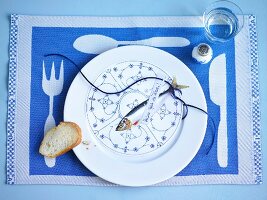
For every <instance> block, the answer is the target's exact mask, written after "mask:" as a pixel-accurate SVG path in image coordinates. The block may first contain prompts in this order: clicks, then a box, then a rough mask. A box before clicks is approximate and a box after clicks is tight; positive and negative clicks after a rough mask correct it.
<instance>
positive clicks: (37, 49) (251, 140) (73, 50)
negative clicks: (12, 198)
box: [7, 15, 262, 185]
mask: <svg viewBox="0 0 267 200" xmlns="http://www.w3.org/2000/svg"><path fill="white" fill-rule="evenodd" d="M83 36H89V37H90V36H98V37H99V36H102V37H103V36H104V37H105V38H107V37H108V38H109V40H112V41H113V43H114V41H115V44H113V45H111V44H110V43H109V42H108V40H101V38H100V39H99V41H98V43H97V44H98V45H97V46H96V47H95V49H93V50H92V49H91V48H88V49H86V48H84V47H83V46H82V47H79V46H77V45H76V46H75V45H74V43H75V41H77V39H79V38H81V37H83ZM89 37H88V38H89ZM153 37H161V38H163V39H164V38H166V39H167V38H169V37H182V38H185V39H186V40H188V41H189V42H190V43H189V44H186V45H185V44H184V45H183V44H177V45H176V44H173V45H167V46H160V47H159V48H160V49H162V50H164V51H167V52H169V53H171V54H172V55H174V56H176V57H177V58H179V59H180V60H181V61H182V62H184V63H185V64H186V65H187V66H188V67H189V68H190V70H191V71H192V72H193V73H194V74H195V76H196V77H197V79H198V81H199V82H200V84H201V86H202V88H203V91H204V94H205V97H206V101H207V106H208V112H209V115H210V116H212V118H213V120H214V122H215V125H216V129H217V128H218V127H219V123H222V121H223V119H226V120H225V125H224V126H223V127H220V129H221V131H223V132H226V133H227V138H224V139H225V140H226V141H227V146H226V150H224V152H225V151H226V152H227V154H226V155H227V156H226V157H224V160H223V161H219V160H220V159H218V157H219V156H220V155H219V154H220V153H218V145H217V144H218V141H217V132H216V134H215V140H214V143H213V145H212V148H211V150H210V151H209V153H208V154H206V153H207V149H208V148H209V147H210V144H211V143H212V140H213V133H212V132H211V130H212V129H211V128H210V127H211V126H212V124H211V123H212V122H211V120H210V119H209V121H208V129H207V131H206V135H205V138H204V141H203V144H202V146H201V148H200V150H199V151H198V153H197V155H196V156H195V158H194V159H193V160H192V162H191V163H190V164H189V165H188V166H187V167H186V168H185V169H184V170H182V171H181V172H180V173H179V174H177V175H176V176H175V177H173V178H171V179H169V180H167V181H165V182H163V183H160V184H159V185H175V184H218V183H221V184H233V183H238V184H240V183H243V184H254V183H257V184H258V183H261V180H262V178H261V147H260V125H259V121H260V115H259V85H258V74H257V73H258V68H257V67H258V66H257V38H256V27H255V17H254V16H246V17H245V26H244V28H243V30H242V31H241V32H240V33H239V35H238V36H237V37H236V38H235V39H233V40H231V41H229V42H226V43H220V44H215V43H210V42H209V41H207V39H206V38H205V36H204V28H203V27H202V24H201V18H200V17H120V18H118V17H117V18H116V17H115V18H108V17H45V16H42V17H41V16H21V15H12V17H11V32H10V74H9V99H8V126H7V129H8V130H7V134H8V137H7V138H8V143H7V144H8V145H7V183H8V184H16V183H17V184H20V183H25V184H27V183H29V184H30V183H36V184H41V183H44V184H49V183H57V184H88V185H112V184H110V183H108V182H106V181H104V180H102V179H100V178H98V177H96V176H95V175H94V174H93V173H92V172H90V171H89V170H88V169H86V168H85V167H84V166H83V165H82V164H81V163H80V161H79V160H78V159H77V157H76V156H75V155H74V153H73V152H72V151H71V152H69V153H67V154H65V155H62V156H60V157H58V158H57V159H56V161H54V163H52V164H50V165H49V164H48V163H46V162H45V160H44V157H43V156H41V155H40V154H39V153H38V149H39V146H40V142H41V141H42V139H43V136H44V129H45V123H46V120H47V118H48V116H49V115H52V116H53V118H54V119H55V124H59V122H60V121H63V108H64V101H65V98H66V94H67V91H68V88H69V86H70V84H71V82H72V80H73V79H74V77H75V76H76V75H77V73H78V71H77V69H76V68H75V67H74V66H73V64H72V63H71V62H70V61H68V60H67V59H64V58H62V57H59V56H49V57H45V55H47V54H53V53H56V54H62V55H64V56H66V57H68V58H70V59H71V60H73V61H74V62H75V63H77V64H78V65H79V66H81V67H82V66H84V65H85V64H86V63H87V62H88V61H90V60H91V59H92V58H94V57H95V56H96V55H97V54H98V53H101V52H103V51H105V50H107V49H110V48H112V47H116V46H117V45H118V46H120V44H119V43H120V42H119V41H136V43H137V44H139V43H140V42H139V43H138V41H139V40H144V39H149V38H153ZM88 38H87V39H85V40H84V42H86V40H88ZM202 42H205V43H208V44H209V45H210V46H211V47H212V49H213V60H212V61H211V62H209V63H207V64H203V65H201V64H199V63H197V62H195V61H194V59H192V57H191V53H192V50H193V48H194V47H195V46H197V45H198V44H199V43H202ZM121 43H123V42H121ZM133 43H135V42H133ZM141 44H142V42H141ZM89 45H90V41H88V46H89ZM114 45H115V46H114ZM150 45H151V46H156V47H157V44H156V43H155V44H153V42H151V44H150ZM62 60H63V63H64V66H63V67H64V70H63V72H64V74H63V76H64V83H63V86H62V87H61V88H58V86H56V85H54V90H53V89H52V90H51V91H50V92H47V91H45V90H44V86H43V79H44V78H46V79H48V80H49V79H50V77H52V76H53V75H54V73H55V78H56V79H59V77H60V76H62V74H60V73H63V72H62V71H60V66H61V65H62V64H61V63H62ZM212 63H213V64H212ZM212 65H214V66H216V65H218V66H219V68H220V70H219V71H218V70H217V71H218V72H217V73H216V72H214V71H213V70H212V69H211V66H212ZM52 68H54V69H55V72H53V70H51V69H52ZM213 68H214V67H213ZM221 69H224V70H221ZM92 70H93V69H92ZM212 71H213V72H212ZM222 76H223V77H224V78H225V84H224V85H225V87H222V91H223V90H225V92H226V93H225V95H224V93H223V92H222V91H219V90H218V89H221V86H219V87H216V86H214V88H215V89H214V88H213V89H211V88H212V87H213V85H212V84H214V83H213V82H212V80H214V79H215V80H218V82H220V80H221V79H222ZM222 80H223V79H222ZM216 85H217V84H216ZM219 85H220V84H219ZM216 89H217V91H216ZM53 91H54V92H53ZM214 91H215V92H214ZM216 95H217V98H218V97H219V98H221V99H224V98H225V104H226V105H224V104H223V103H221V104H219V103H218V102H217V101H216V100H215V99H216V98H215V99H214V96H216ZM51 101H52V102H51ZM223 108H224V109H223ZM192 139H193V138H192ZM219 141H221V140H219ZM217 154H218V155H217Z"/></svg>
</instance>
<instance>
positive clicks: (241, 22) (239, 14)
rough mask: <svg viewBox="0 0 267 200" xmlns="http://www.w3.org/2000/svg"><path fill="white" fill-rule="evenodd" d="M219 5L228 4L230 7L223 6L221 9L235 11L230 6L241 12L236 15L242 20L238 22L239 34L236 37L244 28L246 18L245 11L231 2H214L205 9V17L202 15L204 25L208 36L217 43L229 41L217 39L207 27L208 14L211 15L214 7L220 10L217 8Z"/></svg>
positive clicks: (219, 0) (221, 0)
mask: <svg viewBox="0 0 267 200" xmlns="http://www.w3.org/2000/svg"><path fill="white" fill-rule="evenodd" d="M219 3H222V4H223V3H226V4H227V5H229V6H227V5H222V6H220V7H225V8H229V9H230V10H231V11H233V9H231V7H230V6H233V7H234V8H235V9H237V10H238V12H239V13H237V14H236V16H237V17H238V18H241V19H240V20H238V21H239V22H238V31H237V33H236V34H235V35H234V36H236V35H237V34H238V33H239V32H240V31H241V29H242V28H243V26H244V19H245V17H244V13H243V10H242V9H241V8H240V7H239V6H238V5H237V4H236V3H234V2H232V1H229V0H217V1H214V2H212V3H210V4H209V5H208V6H207V7H206V9H205V11H204V13H203V15H202V21H203V25H204V28H205V32H206V34H208V35H209V36H210V37H211V38H212V40H214V41H216V40H217V41H227V39H226V40H225V39H221V38H216V37H214V36H213V35H212V34H211V33H209V30H208V28H207V27H206V25H205V22H206V18H207V15H208V14H209V13H210V11H211V10H212V7H214V9H216V8H219V6H216V5H217V4H219ZM233 13H235V11H233Z"/></svg>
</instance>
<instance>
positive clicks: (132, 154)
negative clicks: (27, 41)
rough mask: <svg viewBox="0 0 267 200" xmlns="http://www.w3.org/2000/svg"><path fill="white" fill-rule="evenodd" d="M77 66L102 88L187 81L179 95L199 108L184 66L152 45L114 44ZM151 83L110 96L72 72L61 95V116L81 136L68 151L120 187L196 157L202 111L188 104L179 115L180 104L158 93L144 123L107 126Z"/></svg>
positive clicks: (151, 180) (148, 180)
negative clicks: (121, 128) (125, 128)
mask: <svg viewBox="0 0 267 200" xmlns="http://www.w3.org/2000/svg"><path fill="white" fill-rule="evenodd" d="M82 72H83V73H84V74H85V76H86V77H87V79H88V80H90V81H91V82H93V83H94V84H95V85H96V86H97V87H99V88H101V89H102V90H104V91H108V92H113V91H118V90H121V89H123V88H125V87H126V86H127V85H129V84H131V83H133V82H134V81H135V80H137V79H140V78H143V77H147V76H153V77H155V76H157V77H161V78H163V79H165V80H169V81H170V82H171V79H172V78H173V77H176V78H177V82H178V84H182V85H187V86H189V88H186V89H183V90H182V95H181V96H180V97H181V98H182V99H183V100H184V101H185V102H186V103H188V104H192V105H194V106H197V107H199V108H202V109H204V110H207V106H206V100H205V96H204V93H203V91H202V88H201V86H200V84H199V82H198V80H197V79H196V77H195V76H194V74H193V73H192V72H191V71H190V69H189V68H188V67H187V66H186V65H185V64H184V63H183V62H181V61H180V60H179V59H177V58H176V57H174V56H172V55H171V54H169V53H167V52H165V51H162V50H160V49H157V48H153V47H146V46H135V45H133V46H124V47H119V48H115V49H112V50H109V51H107V52H104V53H102V54H101V55H99V56H97V57H95V58H94V59H92V60H91V61H90V62H89V63H87V64H86V65H85V66H84V67H83V69H82ZM154 84H155V80H152V79H149V80H146V81H141V82H139V83H137V84H135V85H133V86H132V87H131V88H129V89H128V90H126V91H125V92H122V93H120V94H118V95H106V94H104V93H102V92H100V91H98V90H96V89H95V88H93V87H92V86H91V85H90V84H89V83H88V82H87V81H86V80H85V79H84V78H83V77H82V75H81V74H80V73H79V74H77V76H76V77H75V79H74V81H73V82H72V84H71V86H70V88H69V91H68V94H67V97H66V101H65V107H64V121H72V122H75V123H77V124H78V125H79V126H80V127H81V129H82V134H83V138H82V141H83V142H82V143H81V144H80V145H78V146H77V147H76V148H74V149H73V150H74V152H75V154H76V155H77V157H78V159H79V160H80V161H81V162H82V163H83V164H84V165H85V167H87V168H88V169H89V170H90V171H92V172H93V173H95V174H96V175H97V176H99V177H101V178H103V179H105V180H107V181H110V182H112V183H116V184H120V185H126V186H145V185H151V184H156V183H159V182H162V181H164V180H167V179H169V178H171V177H172V176H174V175H176V174H177V173H179V172H180V171H181V170H182V169H184V168H185V167H186V166H187V165H188V164H189V163H190V161H191V160H192V159H193V158H194V156H195V155H196V153H197V151H198V150H199V148H200V146H201V144H202V141H203V138H204V135H205V131H206V125H207V115H206V114H205V113H203V112H201V111H199V110H196V109H194V108H188V109H189V111H188V115H187V116H186V118H185V119H182V116H183V112H184V109H183V106H182V103H181V102H180V101H179V100H175V99H173V98H172V97H171V95H166V98H165V100H164V102H163V103H162V104H161V105H160V107H159V108H158V109H157V110H156V112H155V113H154V114H153V116H152V117H151V118H150V119H149V122H148V123H141V124H140V125H138V126H135V127H133V128H132V129H131V130H128V131H121V132H119V131H115V128H116V126H117V125H118V123H119V121H120V120H121V119H122V117H123V116H124V115H125V114H126V113H128V112H129V111H130V110H131V109H132V108H134V107H135V106H136V105H138V104H139V103H141V102H142V101H144V100H145V99H148V98H149V96H150V95H151V91H153V89H152V88H153V85H154ZM159 84H160V83H159ZM165 89H167V84H164V85H162V87H161V90H162V91H163V90H165ZM176 94H177V95H179V93H176Z"/></svg>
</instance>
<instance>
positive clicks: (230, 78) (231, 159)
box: [29, 27, 238, 176]
mask: <svg viewBox="0 0 267 200" xmlns="http://www.w3.org/2000/svg"><path fill="white" fill-rule="evenodd" d="M88 34H101V35H105V36H109V37H111V38H114V39H116V40H118V41H131V40H141V39H146V38H150V37H155V36H164V37H175V36H179V37H185V38H187V39H188V40H190V45H189V46H186V47H182V48H179V47H177V48H170V47H168V48H167V47H166V48H161V49H162V50H164V51H167V52H169V53H171V54H172V55H174V56H176V57H177V58H179V59H180V60H181V61H183V62H184V63H185V64H186V65H187V66H188V67H189V68H190V69H191V70H192V72H193V73H194V74H195V76H196V77H197V79H198V81H199V82H200V84H201V86H202V88H203V91H204V94H205V97H206V101H207V106H208V113H209V115H210V116H212V118H213V120H214V122H215V125H216V129H217V127H218V123H219V120H220V107H219V106H217V105H216V104H214V103H213V102H212V101H211V99H210V91H209V82H208V78H209V67H210V63H208V64H199V63H197V62H196V61H194V60H193V59H192V57H191V53H192V50H193V47H195V46H197V45H198V44H199V43H203V42H204V43H208V44H209V45H210V46H211V47H212V49H213V57H216V56H218V55H220V54H222V53H224V54H225V55H226V64H227V68H226V74H227V77H226V80H227V102H230V103H228V105H227V127H228V133H227V134H228V166H227V167H226V168H222V167H220V166H219V164H218V161H217V144H216V141H217V140H216V135H217V132H214V133H212V131H214V128H213V126H212V122H211V119H210V117H209V120H208V128H207V131H206V135H205V138H204V141H203V144H202V146H201V148H200V150H199V152H198V154H197V155H196V156H195V158H194V159H193V160H192V162H191V163H190V164H189V165H188V166H187V167H186V168H185V169H184V170H183V171H181V172H180V173H179V174H178V176H188V175H204V174H237V173H238V153H237V129H236V127H237V125H236V124H237V118H236V85H235V77H236V76H235V55H234V52H235V46H234V45H235V43H234V40H231V41H229V42H226V43H222V44H220V45H218V44H213V43H210V42H209V41H207V39H206V38H205V37H204V29H203V28H182V27H181V28H173V27H167V28H60V27H34V28H33V29H32V69H31V77H32V78H31V106H30V137H29V141H30V147H29V148H30V150H29V154H30V157H29V158H30V160H29V166H30V171H29V172H30V175H73V176H94V174H93V173H91V172H90V171H88V169H86V168H85V167H84V166H83V165H82V164H81V163H80V162H79V160H78V159H77V158H76V156H75V155H74V153H73V152H72V151H71V152H69V153H67V154H65V155H62V156H60V157H58V158H57V163H56V166H54V167H52V168H49V167H47V166H46V164H45V161H44V158H43V156H41V155H40V154H39V153H38V149H39V146H40V142H41V140H42V139H43V130H44V124H45V120H46V118H47V116H48V112H49V97H48V96H47V95H46V94H45V93H44V92H43V90H42V74H43V68H42V63H43V61H45V64H46V66H48V67H46V69H47V71H46V74H47V78H48V79H49V77H50V71H51V70H50V66H52V62H55V72H56V77H57V78H58V76H59V70H60V63H61V61H62V58H61V57H58V56H50V57H44V55H46V54H51V53H57V54H62V55H64V56H66V57H68V58H70V59H71V60H73V61H74V62H75V63H77V64H78V65H79V66H80V67H82V66H84V65H85V64H86V63H87V62H88V61H90V60H91V59H92V58H94V57H95V56H96V55H93V54H85V53H81V52H79V51H77V50H76V49H75V48H73V42H74V41H75V40H76V39H77V38H78V37H80V36H83V35H88ZM88 45H90V44H88ZM63 60H64V59H63ZM92 70H93V69H92ZM77 73H78V70H77V69H76V68H75V66H74V65H73V64H72V63H71V62H69V61H68V60H64V87H63V91H62V92H61V94H60V95H58V96H55V97H54V110H53V116H54V118H55V120H56V124H58V123H59V122H60V121H62V120H63V108H64V101H65V97H66V94H67V91H68V88H69V86H70V84H71V82H72V80H73V79H74V77H75V76H76V74H77ZM189 112H190V110H189ZM215 131H216V130H215ZM213 135H215V138H214V143H213V146H212V148H211V150H210V152H209V153H208V154H207V155H206V152H207V150H208V149H209V147H210V145H211V143H212V138H213ZM192 140H194V138H192ZM177 159H179V158H177Z"/></svg>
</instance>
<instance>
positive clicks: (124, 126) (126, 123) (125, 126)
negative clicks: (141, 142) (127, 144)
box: [116, 117, 132, 131]
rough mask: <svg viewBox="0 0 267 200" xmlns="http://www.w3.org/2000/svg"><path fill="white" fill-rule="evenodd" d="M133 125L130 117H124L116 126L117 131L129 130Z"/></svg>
mask: <svg viewBox="0 0 267 200" xmlns="http://www.w3.org/2000/svg"><path fill="white" fill-rule="evenodd" d="M131 127H132V122H131V120H129V119H128V118H126V117H125V118H123V119H122V120H121V121H120V123H119V124H118V126H117V127H116V131H125V130H129V129H131Z"/></svg>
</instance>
